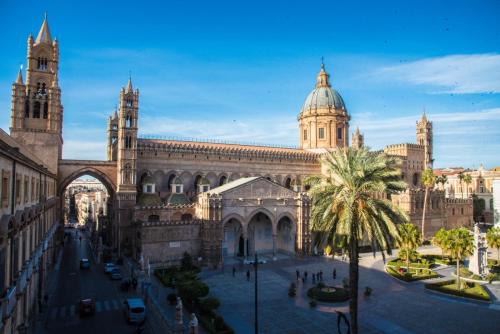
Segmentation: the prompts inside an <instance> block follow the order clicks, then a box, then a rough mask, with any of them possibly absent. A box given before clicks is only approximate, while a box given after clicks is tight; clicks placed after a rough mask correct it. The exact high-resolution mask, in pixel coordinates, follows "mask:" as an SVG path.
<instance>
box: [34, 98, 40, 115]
mask: <svg viewBox="0 0 500 334" xmlns="http://www.w3.org/2000/svg"><path fill="white" fill-rule="evenodd" d="M33 118H40V102H38V101H35V103H33Z"/></svg>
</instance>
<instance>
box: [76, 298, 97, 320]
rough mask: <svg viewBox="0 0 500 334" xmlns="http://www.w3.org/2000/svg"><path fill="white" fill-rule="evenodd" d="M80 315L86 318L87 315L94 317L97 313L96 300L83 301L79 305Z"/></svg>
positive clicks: (87, 299)
mask: <svg viewBox="0 0 500 334" xmlns="http://www.w3.org/2000/svg"><path fill="white" fill-rule="evenodd" d="M78 313H79V314H80V316H81V317H84V316H86V315H93V314H94V313H95V299H94V298H86V299H81V300H80V302H79V303H78Z"/></svg>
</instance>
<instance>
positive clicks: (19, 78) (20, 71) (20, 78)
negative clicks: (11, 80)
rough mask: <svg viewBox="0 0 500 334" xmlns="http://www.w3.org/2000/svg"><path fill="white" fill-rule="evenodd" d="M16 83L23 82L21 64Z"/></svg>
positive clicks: (20, 83)
mask: <svg viewBox="0 0 500 334" xmlns="http://www.w3.org/2000/svg"><path fill="white" fill-rule="evenodd" d="M16 84H18V85H22V84H23V65H21V66H20V67H19V73H17V79H16Z"/></svg>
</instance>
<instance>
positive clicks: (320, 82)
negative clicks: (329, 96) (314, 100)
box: [316, 58, 330, 88]
mask: <svg viewBox="0 0 500 334" xmlns="http://www.w3.org/2000/svg"><path fill="white" fill-rule="evenodd" d="M328 77H329V75H328V73H326V71H325V64H324V63H323V58H321V70H320V71H319V73H318V77H317V78H316V88H319V87H330V83H329V82H328Z"/></svg>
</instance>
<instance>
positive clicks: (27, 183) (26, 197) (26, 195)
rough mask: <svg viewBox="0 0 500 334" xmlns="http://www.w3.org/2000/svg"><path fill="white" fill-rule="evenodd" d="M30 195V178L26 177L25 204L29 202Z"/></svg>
mask: <svg viewBox="0 0 500 334" xmlns="http://www.w3.org/2000/svg"><path fill="white" fill-rule="evenodd" d="M28 194H29V181H28V177H24V203H27V202H28Z"/></svg>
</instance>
